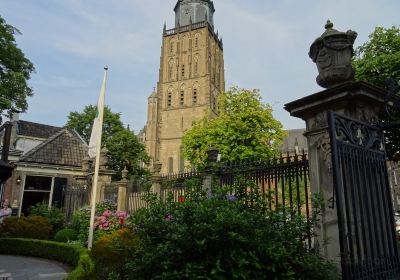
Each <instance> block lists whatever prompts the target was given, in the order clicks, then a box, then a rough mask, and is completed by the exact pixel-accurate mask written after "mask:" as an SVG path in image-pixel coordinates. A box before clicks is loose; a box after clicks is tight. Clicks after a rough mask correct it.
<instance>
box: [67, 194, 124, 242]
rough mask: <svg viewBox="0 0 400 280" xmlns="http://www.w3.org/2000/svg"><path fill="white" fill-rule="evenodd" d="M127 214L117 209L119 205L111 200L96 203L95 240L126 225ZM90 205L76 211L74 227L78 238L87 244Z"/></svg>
mask: <svg viewBox="0 0 400 280" xmlns="http://www.w3.org/2000/svg"><path fill="white" fill-rule="evenodd" d="M126 218H127V214H126V213H125V212H120V211H117V206H116V204H115V203H114V202H112V201H110V200H105V201H102V202H99V203H97V204H96V213H95V221H94V222H95V223H94V229H95V232H94V236H93V238H94V240H96V239H97V238H98V237H100V236H103V235H104V234H110V233H113V232H114V231H115V230H117V229H120V228H122V227H123V226H124V225H125V220H126ZM89 224H90V207H89V206H86V207H83V208H81V209H79V210H78V211H76V212H75V213H74V217H73V221H72V228H73V229H75V230H76V231H77V232H78V239H79V241H80V242H81V243H82V244H86V242H87V239H88V235H89Z"/></svg>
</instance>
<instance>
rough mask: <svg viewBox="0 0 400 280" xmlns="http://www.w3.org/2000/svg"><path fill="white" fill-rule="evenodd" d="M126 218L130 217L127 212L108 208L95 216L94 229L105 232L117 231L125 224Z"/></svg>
mask: <svg viewBox="0 0 400 280" xmlns="http://www.w3.org/2000/svg"><path fill="white" fill-rule="evenodd" d="M126 218H128V214H127V213H126V212H122V211H113V212H112V211H109V210H106V211H104V212H103V214H102V215H101V216H95V217H94V225H93V226H94V230H95V231H96V232H97V231H102V232H103V233H104V234H107V233H110V232H113V231H116V230H118V229H121V228H123V227H124V226H125V220H126Z"/></svg>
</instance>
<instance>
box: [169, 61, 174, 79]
mask: <svg viewBox="0 0 400 280" xmlns="http://www.w3.org/2000/svg"><path fill="white" fill-rule="evenodd" d="M173 69H174V62H173V60H172V59H171V60H170V61H169V63H168V79H169V80H172V74H173V71H174V70H173Z"/></svg>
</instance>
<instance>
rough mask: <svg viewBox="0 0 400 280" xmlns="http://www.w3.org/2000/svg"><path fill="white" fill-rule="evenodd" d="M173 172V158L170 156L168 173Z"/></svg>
mask: <svg viewBox="0 0 400 280" xmlns="http://www.w3.org/2000/svg"><path fill="white" fill-rule="evenodd" d="M173 172H174V159H173V158H172V157H169V158H168V173H173Z"/></svg>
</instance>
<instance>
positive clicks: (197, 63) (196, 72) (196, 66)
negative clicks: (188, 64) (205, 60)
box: [194, 54, 200, 75]
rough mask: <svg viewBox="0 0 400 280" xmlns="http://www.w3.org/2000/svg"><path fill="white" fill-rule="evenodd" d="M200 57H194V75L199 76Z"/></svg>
mask: <svg viewBox="0 0 400 280" xmlns="http://www.w3.org/2000/svg"><path fill="white" fill-rule="evenodd" d="M199 57H200V56H199V55H198V54H196V55H195V56H194V74H195V75H197V74H198V73H199Z"/></svg>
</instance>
